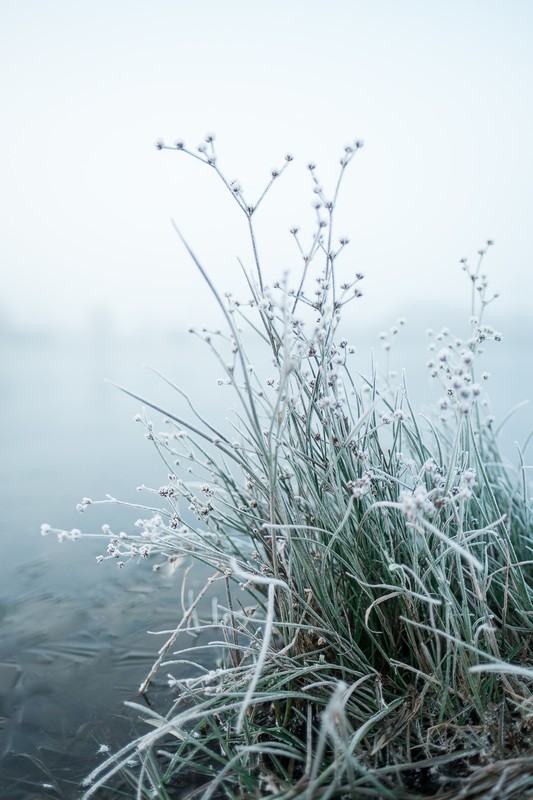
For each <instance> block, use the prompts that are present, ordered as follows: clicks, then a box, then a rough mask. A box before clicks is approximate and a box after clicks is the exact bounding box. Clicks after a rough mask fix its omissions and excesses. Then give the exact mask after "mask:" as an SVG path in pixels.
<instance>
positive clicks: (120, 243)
mask: <svg viewBox="0 0 533 800" xmlns="http://www.w3.org/2000/svg"><path fill="white" fill-rule="evenodd" d="M0 9H1V20H0V71H1V74H2V82H1V88H0V103H1V112H2V125H1V126H0V159H1V164H0V175H1V192H0V227H1V245H0V247H1V262H2V289H1V297H0V309H1V313H2V315H7V316H8V318H9V320H10V322H11V323H12V324H14V325H16V326H19V327H26V328H30V327H38V326H41V325H47V324H53V325H54V326H55V327H62V326H65V327H67V328H69V327H83V326H85V325H86V323H87V319H88V317H93V318H95V317H97V316H98V314H107V315H108V316H109V317H111V318H112V319H113V321H114V323H115V324H116V326H117V327H118V328H119V329H124V330H127V329H133V328H135V327H136V326H137V325H141V326H146V325H150V326H152V327H153V328H154V329H159V328H161V329H163V328H165V327H179V326H182V327H188V325H189V324H191V323H197V322H198V321H200V322H201V321H202V315H204V316H206V315H207V316H208V317H209V315H210V313H211V312H210V308H211V306H210V305H209V301H208V300H207V299H206V292H205V291H204V289H203V287H202V286H201V283H200V280H199V279H198V276H197V275H196V274H195V272H194V268H193V267H192V266H191V264H190V262H189V260H188V258H187V256H186V254H185V252H184V250H183V248H182V246H181V245H180V243H179V242H178V240H177V238H176V236H175V233H174V232H173V230H172V228H171V226H170V222H169V219H170V218H171V217H173V218H175V219H176V221H177V223H178V224H179V225H180V227H181V229H182V230H183V232H184V234H185V236H186V237H187V238H188V240H189V242H190V244H191V246H192V247H193V249H194V250H195V251H197V253H198V256H199V257H200V258H201V259H202V261H203V262H204V263H205V266H206V268H207V269H208V271H209V272H210V273H211V274H212V275H213V276H214V278H215V280H216V282H217V283H218V285H219V287H220V288H221V289H225V288H226V287H228V288H235V287H236V286H238V285H239V274H238V268H237V265H236V261H235V257H236V256H241V258H244V259H245V260H248V261H249V255H250V254H249V250H248V249H247V245H246V241H245V238H244V233H245V220H244V218H242V219H241V218H240V217H239V216H238V215H237V214H236V207H235V208H234V204H233V203H232V201H231V198H230V197H226V196H225V194H224V192H222V191H221V189H220V186H218V184H217V181H216V176H215V175H214V173H212V172H211V171H210V170H208V168H207V167H205V166H203V165H201V164H197V163H193V162H192V161H189V160H188V159H186V158H185V157H184V156H183V154H178V153H169V152H158V151H157V150H156V149H155V147H154V143H155V142H156V140H157V139H159V138H162V139H164V140H165V141H167V142H168V143H172V142H174V141H175V140H176V139H178V138H183V139H185V141H186V142H187V143H188V144H190V145H191V146H196V145H197V144H198V143H199V142H200V141H201V140H202V138H203V136H204V134H205V133H206V132H210V131H213V132H215V133H216V135H217V148H218V153H219V159H220V164H221V166H222V167H223V168H224V166H226V171H227V174H228V177H229V178H239V180H240V181H241V183H242V184H243V186H244V189H245V190H246V189H249V194H250V196H251V197H252V198H253V196H254V195H255V194H257V193H258V191H259V190H260V188H261V187H262V184H263V179H264V180H266V179H267V178H268V176H269V174H270V170H271V169H272V168H273V167H279V166H281V164H282V163H283V157H284V154H285V153H286V152H291V153H292V154H293V155H294V157H295V160H294V163H292V164H291V165H290V170H288V171H287V173H286V174H285V175H284V176H283V179H282V182H280V183H279V184H277V185H275V186H274V189H273V191H272V194H271V196H270V199H269V200H268V201H266V203H265V207H264V209H263V213H262V215H261V217H259V216H258V226H259V229H260V233H261V235H262V237H263V238H262V244H261V247H262V253H263V255H264V257H265V259H266V261H267V272H268V274H269V275H271V276H272V279H275V278H277V277H279V276H280V275H281V273H282V271H283V270H284V269H286V268H290V269H292V270H296V269H297V268H298V266H299V262H298V258H297V256H296V252H295V249H294V247H293V243H292V240H291V237H290V236H289V234H288V228H289V227H291V226H293V225H301V226H302V228H303V229H304V230H305V228H306V226H308V227H309V228H310V226H311V223H312V219H313V211H312V201H313V197H312V194H311V183H310V180H309V175H308V173H307V170H306V168H305V165H306V163H307V162H308V161H310V160H313V161H315V162H316V164H317V166H318V169H319V174H320V175H321V176H322V179H323V183H324V184H325V186H326V188H327V187H328V186H332V184H333V180H334V176H335V175H336V164H337V162H338V158H339V156H340V154H341V152H342V149H343V147H344V145H345V144H347V143H349V142H350V141H352V140H353V139H355V138H361V139H364V141H365V147H364V148H363V149H362V151H361V152H360V153H358V154H357V158H356V159H355V161H354V162H353V164H352V165H351V168H350V171H349V174H348V175H347V180H346V186H345V192H344V195H343V199H342V200H341V209H340V211H339V217H338V220H339V226H340V227H339V228H338V232H339V233H343V234H346V235H348V236H349V237H350V239H351V249H350V250H349V251H348V253H347V254H346V263H350V264H352V265H353V267H354V268H355V269H357V270H358V271H361V272H363V273H364V274H365V276H366V277H365V285H364V291H365V298H364V302H363V305H364V310H363V311H362V313H363V314H367V315H369V317H370V316H372V315H373V314H374V315H375V314H376V313H377V312H378V311H379V313H382V312H386V313H390V314H391V315H393V316H394V315H396V316H398V315H401V314H402V313H403V311H404V307H406V306H409V307H410V306H412V305H413V303H414V304H427V305H429V306H432V305H436V304H440V305H442V304H448V303H450V304H455V305H457V304H458V303H461V304H462V303H463V301H464V299H465V297H466V292H465V284H464V278H463V277H462V275H461V273H460V269H459V264H458V261H459V259H460V258H461V257H462V256H471V257H472V258H474V257H475V253H476V251H477V250H478V248H479V247H481V246H482V245H483V243H484V242H485V240H486V239H487V238H492V239H494V240H495V242H496V245H497V246H496V247H495V248H494V250H493V251H492V252H491V254H490V259H489V261H488V268H489V271H490V275H491V279H492V285H493V286H494V289H495V290H498V291H500V293H501V295H502V300H501V308H502V310H503V311H505V312H507V313H508V312H510V311H512V310H515V309H516V310H522V311H527V309H531V297H532V290H533V279H532V277H531V274H532V269H531V266H532V248H531V242H530V231H531V212H532V208H533V202H532V201H533V113H532V102H533V97H532V94H533V88H532V87H533V47H532V46H531V42H532V41H533V3H531V2H528V0H506V2H503V0H499V1H498V2H494V1H492V0H446V2H443V0H402V2H399V1H393V0H366V1H364V0H353V2H349V1H348V0H330V2H328V3H325V2H323V0H322V1H320V2H318V1H316V0H307V1H306V2H298V1H297V0H296V1H294V2H288V1H287V0H285V2H280V1H279V0H269V1H268V2H253V1H252V0H248V2H245V1H244V0H224V2H216V0H205V2H201V3H191V2H190V1H189V2H184V1H183V0H144V1H141V0H105V2H102V0H91V2H82V0H47V2H43V1H42V0H17V2H13V0H2V2H0ZM258 214H259V212H258ZM244 294H246V293H244ZM361 308H363V306H361Z"/></svg>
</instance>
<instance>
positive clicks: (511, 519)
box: [45, 137, 533, 800]
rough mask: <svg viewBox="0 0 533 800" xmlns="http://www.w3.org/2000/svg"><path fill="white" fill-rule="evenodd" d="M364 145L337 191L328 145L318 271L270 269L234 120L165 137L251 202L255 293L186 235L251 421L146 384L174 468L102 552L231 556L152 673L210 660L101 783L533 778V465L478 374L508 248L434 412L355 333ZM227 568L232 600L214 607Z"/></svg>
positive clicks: (415, 786) (410, 793)
mask: <svg viewBox="0 0 533 800" xmlns="http://www.w3.org/2000/svg"><path fill="white" fill-rule="evenodd" d="M361 145H362V143H361V142H359V141H358V142H355V143H354V144H353V145H352V146H350V147H347V148H346V149H345V152H344V154H343V156H342V159H341V162H340V174H339V179H338V182H337V185H336V187H335V189H334V192H333V195H332V197H331V199H328V198H327V197H326V196H325V194H324V192H323V190H322V187H321V185H320V182H319V180H318V178H317V174H316V168H315V166H314V165H313V164H310V165H309V170H310V174H311V177H312V179H313V186H314V190H315V194H316V198H317V203H316V230H315V233H314V235H313V236H312V238H311V241H310V242H309V244H308V245H306V244H304V243H303V241H302V240H301V237H300V234H299V231H298V230H297V229H293V230H292V231H291V234H292V235H293V236H294V239H295V241H296V245H297V248H298V251H299V253H300V256H301V261H302V270H301V273H300V275H299V276H297V277H296V278H294V276H285V277H283V279H282V280H280V282H279V283H276V284H274V285H273V286H271V287H270V286H268V285H267V283H266V280H265V276H264V274H263V271H262V266H261V263H260V261H259V259H258V256H257V253H258V248H257V246H256V234H255V228H254V219H255V214H256V212H257V208H258V206H259V204H260V203H261V202H262V200H263V198H264V196H265V192H264V193H263V194H262V195H261V196H260V198H259V201H258V202H256V203H255V204H250V203H249V201H248V200H246V199H245V197H244V194H243V191H242V189H241V187H240V185H239V184H237V183H230V182H229V181H228V180H227V179H226V178H225V177H224V175H223V173H222V172H221V171H220V169H219V165H218V159H217V154H216V152H215V148H214V143H213V138H212V137H208V138H207V139H206V142H205V144H204V145H203V146H202V147H201V148H199V150H198V151H197V152H193V151H190V150H188V149H187V148H186V147H185V146H184V145H183V144H182V143H178V144H177V145H176V146H175V147H173V148H172V147H166V146H165V145H164V144H162V143H161V144H159V145H158V147H159V148H160V149H165V150H172V149H175V150H178V151H182V153H184V154H188V155H189V156H194V157H195V158H197V159H199V160H200V161H201V162H203V163H204V164H206V165H208V166H210V167H211V168H212V169H213V170H214V171H215V172H216V173H217V175H218V176H219V177H220V178H221V179H222V180H223V181H224V183H225V184H226V186H227V188H228V191H229V192H230V193H231V195H232V197H233V198H234V200H235V201H236V202H237V203H238V204H239V206H240V208H241V209H242V213H243V216H244V217H245V220H246V223H247V225H248V228H249V232H250V237H251V245H252V247H251V252H252V255H253V258H254V262H253V268H252V269H251V270H245V276H246V281H247V291H248V292H249V294H250V301H249V302H248V303H240V302H237V301H236V300H235V299H234V298H233V297H232V296H224V295H221V294H220V293H219V292H218V289H217V288H216V287H215V286H214V285H213V283H212V281H211V279H210V277H209V275H208V273H207V271H206V270H205V269H204V267H203V266H202V264H201V263H200V262H199V261H198V259H197V258H196V256H195V254H194V252H193V251H192V249H191V248H190V247H189V245H188V244H187V243H186V242H185V240H183V239H182V240H183V241H184V244H185V247H186V248H187V250H188V251H189V254H190V256H191V257H192V259H193V260H194V261H195V263H196V265H197V267H198V269H199V270H200V272H201V273H202V275H203V277H204V278H205V280H206V281H207V283H208V285H209V288H210V290H211V291H212V292H213V294H214V297H215V298H216V301H217V302H218V304H219V306H220V308H221V311H222V314H223V317H224V320H225V329H224V330H221V331H213V332H210V333H209V332H207V333H206V334H205V335H204V338H205V339H206V342H207V346H208V347H209V348H210V349H211V351H212V352H213V354H214V356H215V358H216V359H218V361H219V364H220V366H221V368H222V369H223V370H224V373H225V374H224V378H223V379H222V380H223V381H224V382H225V383H227V384H228V385H230V386H231V389H232V391H233V398H234V403H235V404H236V405H235V409H236V417H235V418H234V419H235V422H234V424H233V433H232V434H230V433H228V431H227V430H221V429H219V427H215V426H214V425H212V424H211V422H210V421H209V420H205V419H203V418H201V417H200V416H199V415H198V414H197V413H191V416H190V418H189V419H181V418H178V417H177V416H175V415H174V414H173V413H172V412H171V411H170V410H168V409H165V410H163V409H160V408H158V406H157V405H155V404H153V403H150V402H147V401H146V400H142V402H143V403H144V405H145V406H146V407H151V408H153V409H155V410H156V411H161V413H162V414H163V416H164V418H165V422H166V430H165V432H164V433H157V432H156V429H155V427H154V426H153V425H152V423H150V422H149V421H148V420H147V418H146V416H145V415H143V416H142V417H139V420H140V421H141V422H143V423H144V424H145V425H146V427H147V435H148V438H150V439H151V440H152V441H153V443H154V445H155V446H156V447H157V449H158V451H159V452H160V453H161V456H162V458H163V460H164V462H165V464H166V465H167V468H168V483H167V484H166V485H165V486H162V487H161V488H159V489H157V490H153V491H154V492H155V494H156V495H157V496H158V502H157V503H156V506H157V507H156V508H154V509H153V513H149V514H147V515H146V518H143V519H142V520H139V522H138V523H137V525H138V529H137V531H136V532H130V533H127V534H122V535H121V536H120V537H119V536H116V535H114V534H113V532H112V531H111V530H109V529H106V530H105V531H104V532H103V534H101V535H103V536H105V537H106V539H107V540H108V542H107V552H106V554H105V555H102V556H101V557H100V560H103V561H105V560H107V559H109V560H114V561H116V562H117V563H118V564H119V565H124V564H125V563H126V562H127V561H129V560H131V559H138V558H142V557H145V558H154V557H156V556H158V557H159V560H158V563H162V560H164V559H169V560H175V559H176V558H177V557H179V556H184V555H186V556H189V557H191V558H192V559H193V560H194V561H195V562H201V563H202V564H204V565H207V566H208V567H209V568H210V569H211V573H210V577H209V579H208V581H207V584H206V587H205V588H204V590H202V592H200V593H199V594H198V595H197V596H196V598H195V599H194V600H193V601H192V602H191V604H190V605H189V606H188V607H187V608H186V610H185V613H184V615H183V618H182V619H181V621H180V623H179V625H178V627H177V628H176V630H175V631H173V632H169V637H168V640H167V642H166V644H165V645H164V646H163V647H162V648H161V650H160V653H159V656H158V658H157V660H156V662H155V664H154V668H153V669H152V671H151V673H150V675H149V676H147V679H146V680H145V681H144V682H143V685H142V686H141V691H142V692H146V691H149V684H150V681H151V680H152V679H153V678H154V676H155V675H156V674H157V673H158V671H159V670H160V669H161V668H163V669H164V671H165V673H169V672H170V673H171V672H172V665H177V664H183V663H187V664H188V677H187V678H185V679H183V678H176V677H169V682H170V684H171V687H172V696H171V700H170V701H169V708H168V709H167V710H166V713H157V712H156V711H150V710H147V709H146V707H145V706H144V705H141V704H129V705H130V706H131V707H132V709H134V710H135V711H136V712H138V714H139V715H140V717H141V718H143V719H144V720H145V721H146V723H148V729H147V731H146V732H144V733H142V734H141V735H139V737H138V738H137V739H135V740H134V741H131V742H129V743H128V744H127V745H126V746H125V747H123V748H122V749H121V750H120V751H119V752H116V753H112V754H111V755H110V756H109V757H108V758H107V759H106V760H105V761H104V762H103V763H102V764H101V765H100V766H99V767H98V768H97V769H96V770H94V772H93V773H92V774H91V775H90V776H89V777H88V778H87V781H86V783H85V793H84V795H83V796H84V798H89V797H91V796H93V795H94V794H96V793H97V791H98V790H99V788H100V787H102V786H105V785H107V784H108V783H109V781H110V779H111V777H112V776H113V775H114V774H117V773H121V774H126V775H128V776H129V778H130V780H131V781H132V782H133V785H134V786H135V787H136V788H135V791H136V796H137V797H161V798H166V797H172V796H174V795H173V792H174V791H176V792H177V789H174V788H173V787H176V786H177V785H178V784H179V780H180V777H181V776H182V775H187V774H189V773H190V772H191V770H193V771H195V772H196V774H197V776H200V788H199V789H198V788H197V789H196V790H195V792H194V793H195V795H197V796H201V797H203V798H204V800H207V798H209V797H228V798H238V797H240V798H253V797H277V798H287V800H288V798H297V797H302V798H308V800H312V799H315V798H320V799H321V800H325V798H333V797H343V798H375V800H377V798H415V797H421V796H435V795H438V797H439V798H472V799H473V798H489V797H499V798H502V800H503V799H504V798H507V799H510V798H516V799H518V798H522V797H523V798H526V796H531V792H533V749H532V747H533V740H532V735H531V732H532V725H533V716H532V713H533V708H532V702H531V688H532V685H533V663H532V655H533V650H532V644H531V641H532V635H533V602H532V601H533V589H532V566H533V560H532V551H531V547H532V543H533V541H532V540H533V528H532V515H531V505H530V502H529V499H528V487H527V483H526V472H525V468H524V464H523V463H520V464H519V465H518V468H517V469H512V468H511V467H510V466H509V465H507V464H504V463H503V461H502V458H501V457H500V455H499V452H498V445H497V442H496V437H495V434H494V431H493V425H492V420H491V418H487V417H486V415H485V413H484V409H483V406H482V404H481V400H482V398H483V394H484V388H483V386H482V385H481V384H482V383H483V377H482V376H481V375H480V382H479V383H478V380H477V377H476V373H477V369H478V363H477V360H478V354H479V349H480V345H482V344H483V343H484V342H485V341H486V340H489V339H498V338H499V334H498V332H496V331H494V330H493V329H492V328H491V327H490V326H489V325H487V324H486V322H485V313H484V312H485V309H486V306H487V305H488V303H489V302H490V299H491V298H490V297H489V295H488V294H487V286H486V281H485V279H484V277H483V275H482V273H481V271H480V267H481V263H482V261H483V258H484V255H485V251H486V248H484V249H483V250H481V251H480V253H479V261H478V264H477V266H476V267H470V265H469V263H468V262H467V261H463V268H464V269H465V271H466V274H467V276H468V279H469V281H470V283H471V288H472V312H471V318H470V321H469V333H468V335H467V337H466V338H464V339H462V340H458V339H453V338H452V337H451V336H450V335H449V334H448V333H447V332H442V333H441V334H440V335H439V336H438V337H436V338H437V339H440V340H442V341H440V342H439V341H437V342H436V344H435V346H434V347H433V355H432V361H431V363H430V365H429V366H430V369H431V371H432V373H433V375H434V377H435V380H437V381H441V383H442V398H441V400H440V401H439V402H438V404H437V407H436V408H435V413H434V415H433V416H431V415H430V416H425V417H422V416H421V415H418V414H417V413H416V412H415V411H414V410H413V408H412V407H411V405H410V402H409V398H408V395H407V391H406V388H405V386H403V385H402V383H401V382H400V383H399V384H398V385H397V386H396V387H395V388H394V387H393V386H391V383H390V381H388V380H385V381H383V382H380V379H379V378H378V377H377V376H376V375H375V374H371V375H370V376H368V377H365V376H363V375H361V374H360V373H359V372H358V370H357V369H356V368H355V366H354V365H353V364H352V363H351V359H352V358H353V349H354V348H353V347H352V346H351V345H350V344H349V342H348V341H347V340H346V339H345V338H343V331H342V317H343V310H344V308H345V307H346V306H347V304H348V303H350V302H353V301H354V300H355V299H356V298H357V297H358V296H359V295H360V294H361V292H360V282H361V279H362V276H361V275H359V274H356V275H353V276H352V278H351V279H348V280H347V281H345V282H343V283H340V282H339V280H338V279H337V277H336V272H337V266H338V259H339V257H340V254H341V252H342V251H343V249H344V247H345V246H346V245H347V240H346V239H341V240H340V241H336V239H335V236H334V218H335V209H336V205H337V201H338V193H339V187H340V184H341V180H342V178H343V176H344V173H345V171H346V168H347V166H348V164H349V163H350V162H351V161H352V159H353V158H354V156H355V154H356V153H357V152H358V150H359V149H360V147H361ZM290 161H292V157H291V156H287V157H286V162H285V165H284V167H283V169H284V168H285V167H286V166H287V164H288V163H289V162H290ZM283 169H281V170H279V171H273V172H272V178H271V181H270V183H269V186H270V185H271V184H272V183H273V182H274V181H276V180H277V179H278V176H279V174H280V173H281V172H283ZM269 186H267V190H268V188H269ZM178 233H179V231H178ZM180 236H181V234H180ZM490 244H491V242H488V245H490ZM292 281H294V283H295V285H294V287H293V286H292ZM258 346H259V347H260V348H262V351H263V355H265V354H266V356H268V358H263V360H262V362H264V363H267V364H268V371H267V372H265V374H262V373H261V370H260V369H258V368H256V367H255V366H252V363H254V364H255V363H256V361H255V360H254V361H253V362H252V359H251V358H250V355H249V353H250V351H251V350H254V353H256V351H257V348H258ZM259 361H260V362H261V358H260V359H259ZM133 396H135V395H133ZM138 399H139V400H141V398H138ZM178 463H179V466H177V464H178ZM91 502H92V501H90V500H89V499H87V498H86V499H84V501H82V503H81V505H80V509H81V510H83V509H84V508H86V507H87V506H88V505H90V504H91ZM105 502H108V501H105ZM159 503H161V504H162V505H161V507H159ZM48 530H49V528H48V526H45V532H47V531H48ZM59 533H60V536H62V537H63V538H69V537H71V538H76V537H77V536H78V535H79V532H78V531H76V532H74V534H72V533H69V532H65V531H60V532H59ZM161 556H162V557H163V559H161ZM216 585H220V587H221V588H224V590H225V592H226V595H225V596H226V598H227V599H226V600H225V605H224V607H222V606H221V605H220V604H219V605H218V606H217V608H216V609H215V611H214V615H213V619H206V620H205V621H202V620H201V619H200V617H199V614H198V609H199V608H200V606H201V603H202V602H203V599H204V597H205V596H206V595H207V594H208V593H209V591H210V589H211V587H212V586H215V588H216ZM242 589H244V590H245V594H242V593H241V590H242ZM209 629H211V631H212V643H211V644H209V645H208V646H207V652H208V654H209V653H211V654H212V656H211V663H212V666H213V668H212V669H208V668H207V667H206V666H205V664H206V645H204V644H202V645H201V646H200V645H197V646H195V645H194V644H193V646H191V644H190V639H189V638H188V639H186V641H185V642H184V643H183V644H182V645H181V643H182V638H181V636H180V634H181V632H182V631H185V630H188V631H189V632H198V631H208V630H209ZM180 645H181V646H182V650H181V651H180V649H179V648H180ZM132 759H133V760H134V761H135V762H137V764H138V766H137V768H134V767H132V766H128V765H129V764H131V763H132ZM197 785H198V784H197Z"/></svg>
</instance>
